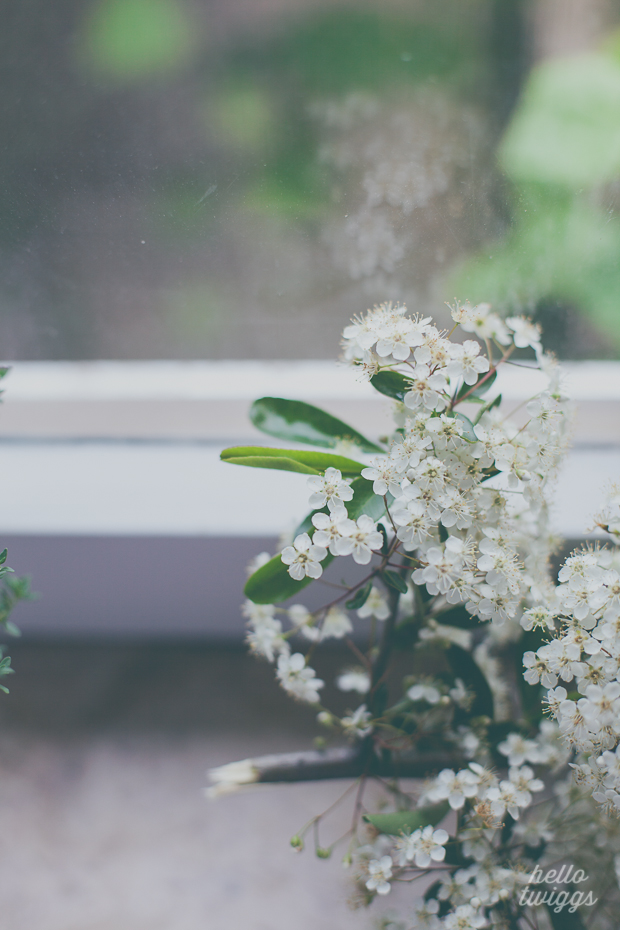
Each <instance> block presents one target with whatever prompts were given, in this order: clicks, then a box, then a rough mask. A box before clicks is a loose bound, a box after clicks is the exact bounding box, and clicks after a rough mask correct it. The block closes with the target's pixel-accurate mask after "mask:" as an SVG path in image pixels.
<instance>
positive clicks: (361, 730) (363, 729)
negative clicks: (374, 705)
mask: <svg viewBox="0 0 620 930" xmlns="http://www.w3.org/2000/svg"><path fill="white" fill-rule="evenodd" d="M371 719H372V718H371V715H370V713H369V711H368V709H367V707H366V705H365V704H360V706H359V707H358V708H357V710H355V711H353V713H350V712H349V715H348V716H346V717H342V719H341V721H340V723H341V725H342V728H343V730H344V732H345V733H346V735H347V736H353V737H359V738H362V737H364V736H368V734H369V733H370V732H371V731H372V727H371V726H369V724H370V720H371Z"/></svg>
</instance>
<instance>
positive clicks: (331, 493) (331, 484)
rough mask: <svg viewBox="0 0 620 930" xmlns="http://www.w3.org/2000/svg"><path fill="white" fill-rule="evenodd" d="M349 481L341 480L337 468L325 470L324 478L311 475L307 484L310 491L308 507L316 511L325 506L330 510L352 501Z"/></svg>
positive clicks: (340, 474)
mask: <svg viewBox="0 0 620 930" xmlns="http://www.w3.org/2000/svg"><path fill="white" fill-rule="evenodd" d="M351 481H352V479H351V478H343V477H342V472H340V471H339V470H338V469H337V468H327V469H326V471H325V476H324V477H321V476H320V475H311V476H310V477H309V478H308V482H307V483H308V487H309V488H310V489H311V491H312V494H311V495H310V499H309V504H310V506H311V507H312V508H314V509H316V508H317V507H324V506H325V504H327V505H328V507H329V509H330V510H332V509H334V508H342V507H344V502H345V501H350V500H353V491H352V489H351V486H350V485H351Z"/></svg>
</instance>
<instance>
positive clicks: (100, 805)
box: [0, 644, 371, 930]
mask: <svg viewBox="0 0 620 930" xmlns="http://www.w3.org/2000/svg"><path fill="white" fill-rule="evenodd" d="M12 653H13V657H14V664H15V665H16V667H17V668H18V670H19V675H16V676H15V678H14V679H13V680H12V681H11V685H12V688H11V694H10V696H8V697H6V699H3V702H2V705H1V706H0V721H1V723H2V731H3V732H2V736H1V737H0V780H1V784H2V792H1V796H0V822H1V823H2V831H1V832H0V849H1V851H2V860H3V867H2V869H1V870H0V900H1V901H2V920H1V925H2V930H35V928H36V930H289V928H291V927H295V928H299V930H319V928H320V930H349V928H353V927H357V928H358V930H365V928H367V927H370V926H371V915H370V914H369V913H367V912H364V913H362V914H360V913H357V914H353V913H352V912H351V911H350V910H349V908H348V907H347V903H346V902H347V898H348V897H349V894H350V891H351V889H350V886H349V884H348V877H347V873H345V872H344V870H343V869H342V868H341V865H340V862H339V860H338V858H337V857H336V856H335V857H334V859H332V860H331V861H328V862H324V861H320V860H318V859H316V858H315V857H314V855H313V853H312V851H307V852H305V853H304V854H303V855H302V856H299V855H297V854H295V853H294V852H293V850H292V849H291V847H290V846H289V839H290V837H291V836H292V835H293V833H295V832H296V831H297V830H298V829H299V828H300V827H301V826H302V824H303V823H304V822H305V821H306V820H308V819H309V818H310V817H311V816H313V815H314V814H316V813H318V812H320V811H321V810H323V809H325V808H326V807H328V806H329V805H330V804H331V803H333V801H334V800H335V798H336V797H338V795H339V794H340V793H341V792H342V791H343V790H344V788H345V787H346V785H347V784H348V782H339V781H338V782H324V783H321V784H315V785H311V786H308V785H293V786H267V787H262V788H260V789H254V790H252V791H247V792H246V793H239V794H237V795H233V796H230V797H227V798H223V799H220V800H219V801H217V802H212V801H207V800H206V799H205V798H204V795H203V788H204V785H205V784H206V777H205V771H206V769H207V768H210V767H212V766H215V765H219V764H222V763H224V762H228V761H231V760H234V759H237V758H243V757H245V756H251V755H260V754H263V753H265V752H272V751H286V750H292V749H300V748H307V747H308V746H309V745H310V744H311V735H312V734H313V733H314V732H315V728H314V725H313V721H312V718H313V714H312V712H308V710H307V709H306V708H301V707H299V706H297V705H294V704H293V703H292V702H289V701H288V700H286V699H285V698H284V697H283V695H282V694H281V692H279V690H278V689H277V687H276V685H275V683H273V681H272V680H271V671H270V670H269V669H268V668H267V667H266V666H265V665H262V664H260V663H258V662H255V661H254V660H252V659H250V658H248V657H246V656H244V655H243V653H241V652H240V651H238V650H209V649H207V648H205V647H204V645H202V646H200V645H198V646H195V647H191V646H186V647H182V648H179V647H174V646H171V647H152V646H145V647H131V646H125V647H118V646H114V645H111V644H107V645H105V644H104V645H99V646H90V647H89V646H84V645H82V646H80V645H76V644H72V645H66V646H64V647H63V646H62V645H48V646H45V645H43V644H39V645H34V644H31V645H22V646H21V647H20V646H19V645H18V646H16V647H14V648H13V649H12ZM330 661H331V665H332V666H333V663H334V661H335V660H334V659H331V660H330ZM349 812H350V805H346V807H345V808H344V809H343V813H342V814H339V815H337V816H336V817H335V818H333V820H331V821H330V822H329V828H328V829H327V830H326V831H325V833H324V834H323V836H322V839H324V840H326V841H329V837H330V836H331V837H332V838H333V837H334V836H337V835H338V834H339V833H340V832H344V830H345V829H346V828H347V825H348V816H350V814H349ZM332 830H333V831H334V832H333V833H332V832H331V831H332Z"/></svg>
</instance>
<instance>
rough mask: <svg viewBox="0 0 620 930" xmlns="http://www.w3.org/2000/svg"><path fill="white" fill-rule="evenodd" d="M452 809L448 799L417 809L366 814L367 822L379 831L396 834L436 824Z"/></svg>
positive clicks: (411, 831)
mask: <svg viewBox="0 0 620 930" xmlns="http://www.w3.org/2000/svg"><path fill="white" fill-rule="evenodd" d="M449 810H450V805H449V804H448V802H447V801H442V802H441V804H433V805H432V806H431V807H421V808H420V809H419V810H416V811H395V812H394V813H393V814H364V820H365V821H366V823H370V824H372V826H373V827H374V828H375V830H378V831H379V833H388V834H390V835H392V836H396V835H398V834H399V833H413V831H414V830H418V829H419V828H420V827H427V826H428V825H429V824H432V825H433V826H435V824H438V823H439V822H440V821H441V820H443V818H444V817H445V816H446V814H447V813H448V811H449Z"/></svg>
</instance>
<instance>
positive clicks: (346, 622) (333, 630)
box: [321, 606, 353, 639]
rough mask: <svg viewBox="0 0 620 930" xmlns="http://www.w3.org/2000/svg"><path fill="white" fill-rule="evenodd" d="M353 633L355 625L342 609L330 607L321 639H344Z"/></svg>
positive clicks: (322, 628)
mask: <svg viewBox="0 0 620 930" xmlns="http://www.w3.org/2000/svg"><path fill="white" fill-rule="evenodd" d="M352 632H353V624H352V623H351V621H350V619H349V617H348V615H347V614H346V613H345V612H344V610H341V608H340V607H336V606H334V607H330V608H329V610H328V611H327V614H326V615H325V620H324V621H323V626H322V627H321V639H330V638H333V639H342V637H343V636H347V635H348V634H349V633H352Z"/></svg>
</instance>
